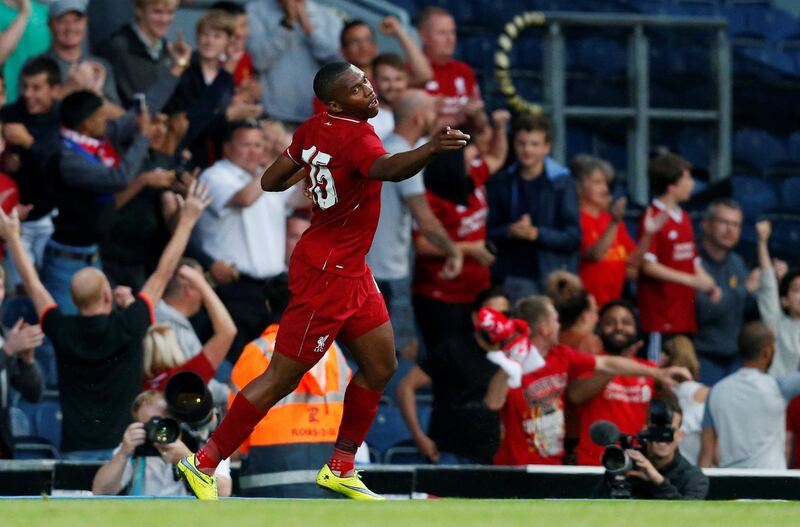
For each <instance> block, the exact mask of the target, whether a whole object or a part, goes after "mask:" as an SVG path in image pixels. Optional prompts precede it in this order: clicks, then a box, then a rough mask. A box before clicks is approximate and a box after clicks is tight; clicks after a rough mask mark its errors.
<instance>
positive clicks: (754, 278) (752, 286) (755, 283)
mask: <svg viewBox="0 0 800 527" xmlns="http://www.w3.org/2000/svg"><path fill="white" fill-rule="evenodd" d="M760 287H761V269H760V268H758V267H756V268H755V269H753V270H752V271H750V274H749V275H747V281H745V283H744V288H745V289H747V292H748V293H750V294H751V295H752V294H755V292H756V291H758V289H759V288H760Z"/></svg>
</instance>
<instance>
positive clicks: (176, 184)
mask: <svg viewBox="0 0 800 527" xmlns="http://www.w3.org/2000/svg"><path fill="white" fill-rule="evenodd" d="M199 175H200V167H196V168H195V169H194V170H192V171H191V172H189V171H188V170H181V171H180V173H178V175H177V177H176V178H175V179H173V180H172V190H173V191H174V192H176V193H178V194H180V195H181V196H184V197H186V196H187V195H188V194H189V187H191V186H192V183H193V182H194V181H197V176H199Z"/></svg>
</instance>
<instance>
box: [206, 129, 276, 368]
mask: <svg viewBox="0 0 800 527" xmlns="http://www.w3.org/2000/svg"><path fill="white" fill-rule="evenodd" d="M263 147H264V135H263V132H262V131H261V129H260V128H259V126H258V123H256V122H255V121H252V122H251V121H244V122H239V123H233V124H231V127H230V130H229V131H228V134H227V136H226V139H225V142H224V147H223V155H224V157H223V159H221V160H219V161H217V162H216V163H214V165H212V166H211V167H209V168H208V169H206V170H205V171H204V172H203V173H202V174H200V181H202V182H203V183H204V184H205V185H206V186H207V187H208V191H209V197H210V198H211V205H209V207H208V209H206V211H205V213H204V214H203V216H202V217H201V218H200V221H199V222H198V224H197V230H196V235H197V236H198V238H199V240H200V242H201V244H202V247H203V250H204V251H205V252H206V253H208V254H209V255H210V256H211V257H212V258H214V259H215V260H221V261H226V262H232V263H234V264H236V268H237V270H238V271H239V278H238V280H236V281H234V282H233V283H231V284H226V285H222V286H219V287H218V288H217V294H218V295H219V297H220V298H221V299H222V302H223V303H224V304H225V307H227V308H228V311H229V312H230V314H231V316H232V317H233V320H234V322H236V327H237V329H238V333H237V335H236V339H235V340H234V342H233V345H232V346H231V350H230V352H229V353H228V360H229V361H230V362H231V363H234V362H236V359H237V358H238V357H239V354H240V353H241V350H242V348H244V346H245V344H247V343H248V342H250V341H251V340H254V339H255V338H257V337H258V336H259V335H260V334H261V332H262V331H263V330H264V328H265V327H267V325H268V324H269V323H270V322H271V321H272V320H271V315H270V312H269V310H268V309H267V307H266V303H265V300H266V294H265V291H266V288H267V287H269V281H270V280H271V279H272V278H274V277H276V276H278V275H280V274H281V273H283V272H285V270H286V267H285V263H284V252H285V250H286V216H287V213H288V212H289V206H290V205H289V196H290V195H291V193H292V191H291V190H287V191H286V192H264V191H263V190H261V181H260V175H261V173H260V170H259V166H258V162H259V159H260V156H261V151H262V149H263Z"/></svg>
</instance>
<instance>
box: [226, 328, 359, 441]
mask: <svg viewBox="0 0 800 527" xmlns="http://www.w3.org/2000/svg"><path fill="white" fill-rule="evenodd" d="M277 334H278V325H277V324H272V325H271V326H269V327H267V329H266V330H264V333H262V334H261V337H259V338H257V339H256V340H254V341H253V342H251V343H249V344H248V345H247V346H245V348H244V350H243V351H242V354H241V356H239V360H237V361H236V364H235V365H234V367H233V371H232V372H231V381H232V382H233V385H234V387H235V390H234V391H235V392H238V391H239V390H241V389H242V388H244V387H245V386H246V385H247V384H248V383H249V382H250V381H252V380H253V379H255V378H256V377H258V376H259V375H261V374H262V373H263V372H264V371H265V370H266V369H267V366H268V365H269V361H270V360H272V354H273V352H274V349H275V337H276V335H277ZM321 360H324V361H325V388H324V389H323V388H322V387H321V386H320V384H319V383H318V382H317V380H316V379H315V378H314V376H313V375H312V374H311V372H306V374H305V375H304V376H303V378H302V379H301V380H300V384H299V385H298V386H297V388H296V389H295V390H294V391H293V392H292V393H290V394H289V395H287V396H286V397H284V398H283V399H281V400H280V401H279V402H278V403H277V404H276V405H275V406H273V407H272V409H271V410H270V411H269V413H268V414H267V416H266V417H265V418H264V419H262V420H261V422H260V423H258V425H256V427H255V429H254V430H253V433H252V434H250V437H249V438H248V439H247V440H245V442H244V443H243V444H242V446H241V447H239V451H240V452H241V453H242V454H247V453H248V452H249V451H250V447H263V446H274V445H288V444H293V443H333V442H334V441H336V435H337V434H338V432H339V424H340V423H341V421H342V410H343V408H344V392H345V389H346V388H347V383H348V382H349V380H350V368H349V366H348V365H347V362H346V361H345V358H344V355H343V354H342V351H341V349H339V346H337V345H336V343H335V342H334V343H333V344H332V345H331V347H330V348H328V351H327V352H326V353H325V356H324V357H323V358H322V359H321ZM234 396H235V394H234V393H231V395H230V397H229V400H228V404H229V405H230V404H231V402H232V401H233V398H234Z"/></svg>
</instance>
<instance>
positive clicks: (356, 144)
mask: <svg viewBox="0 0 800 527" xmlns="http://www.w3.org/2000/svg"><path fill="white" fill-rule="evenodd" d="M386 153H387V152H386V150H384V148H383V145H382V144H381V141H380V139H378V136H377V135H375V131H374V130H373V128H372V125H370V124H369V123H367V122H366V121H361V120H358V119H354V118H350V117H338V116H332V115H329V114H328V113H322V114H317V115H315V116H314V117H312V118H311V119H309V120H308V121H306V122H305V123H303V124H302V125H301V126H300V127H299V128H298V129H297V131H296V132H295V133H294V136H293V138H292V144H291V145H290V146H289V148H288V149H287V150H286V152H285V155H286V156H287V157H289V158H290V159H291V160H292V161H294V162H295V163H296V164H298V165H302V166H303V167H304V168H305V170H306V173H307V174H308V178H309V180H310V181H311V187H310V191H311V194H312V197H313V200H314V215H313V217H312V219H311V226H310V227H309V228H308V230H306V232H305V233H303V236H302V237H301V238H300V241H299V242H298V243H297V247H295V250H294V253H293V254H292V259H291V262H290V264H289V289H290V290H291V293H292V297H291V300H290V302H289V306H288V307H287V308H286V311H285V312H284V314H283V317H282V318H281V323H280V329H279V330H278V336H277V339H276V345H275V348H276V350H277V351H278V352H280V353H283V354H284V355H287V356H289V357H291V358H293V359H296V360H300V361H302V362H307V363H315V362H317V361H318V360H319V359H320V358H321V357H322V356H323V355H324V352H325V351H326V350H327V349H328V347H329V346H330V344H331V343H332V342H333V340H334V339H336V338H337V336H338V335H340V334H341V337H342V339H343V340H344V341H345V342H350V341H352V340H354V339H356V338H358V337H360V336H361V335H363V334H364V333H366V332H368V331H369V330H371V329H374V328H376V327H378V326H380V325H381V324H383V323H385V322H387V321H388V320H389V315H388V313H387V311H386V305H385V303H384V301H383V297H382V296H381V294H380V291H378V287H377V285H376V284H375V280H374V279H373V278H372V273H371V272H370V271H369V268H368V267H367V264H366V262H365V257H366V254H367V252H368V251H369V248H370V246H371V245H372V238H373V237H374V236H375V229H376V227H377V225H378V216H379V215H380V208H381V182H380V181H375V180H371V179H369V178H368V177H367V176H368V174H369V171H370V168H371V167H372V163H374V162H375V160H376V159H378V158H379V157H381V156H383V155H386Z"/></svg>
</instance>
